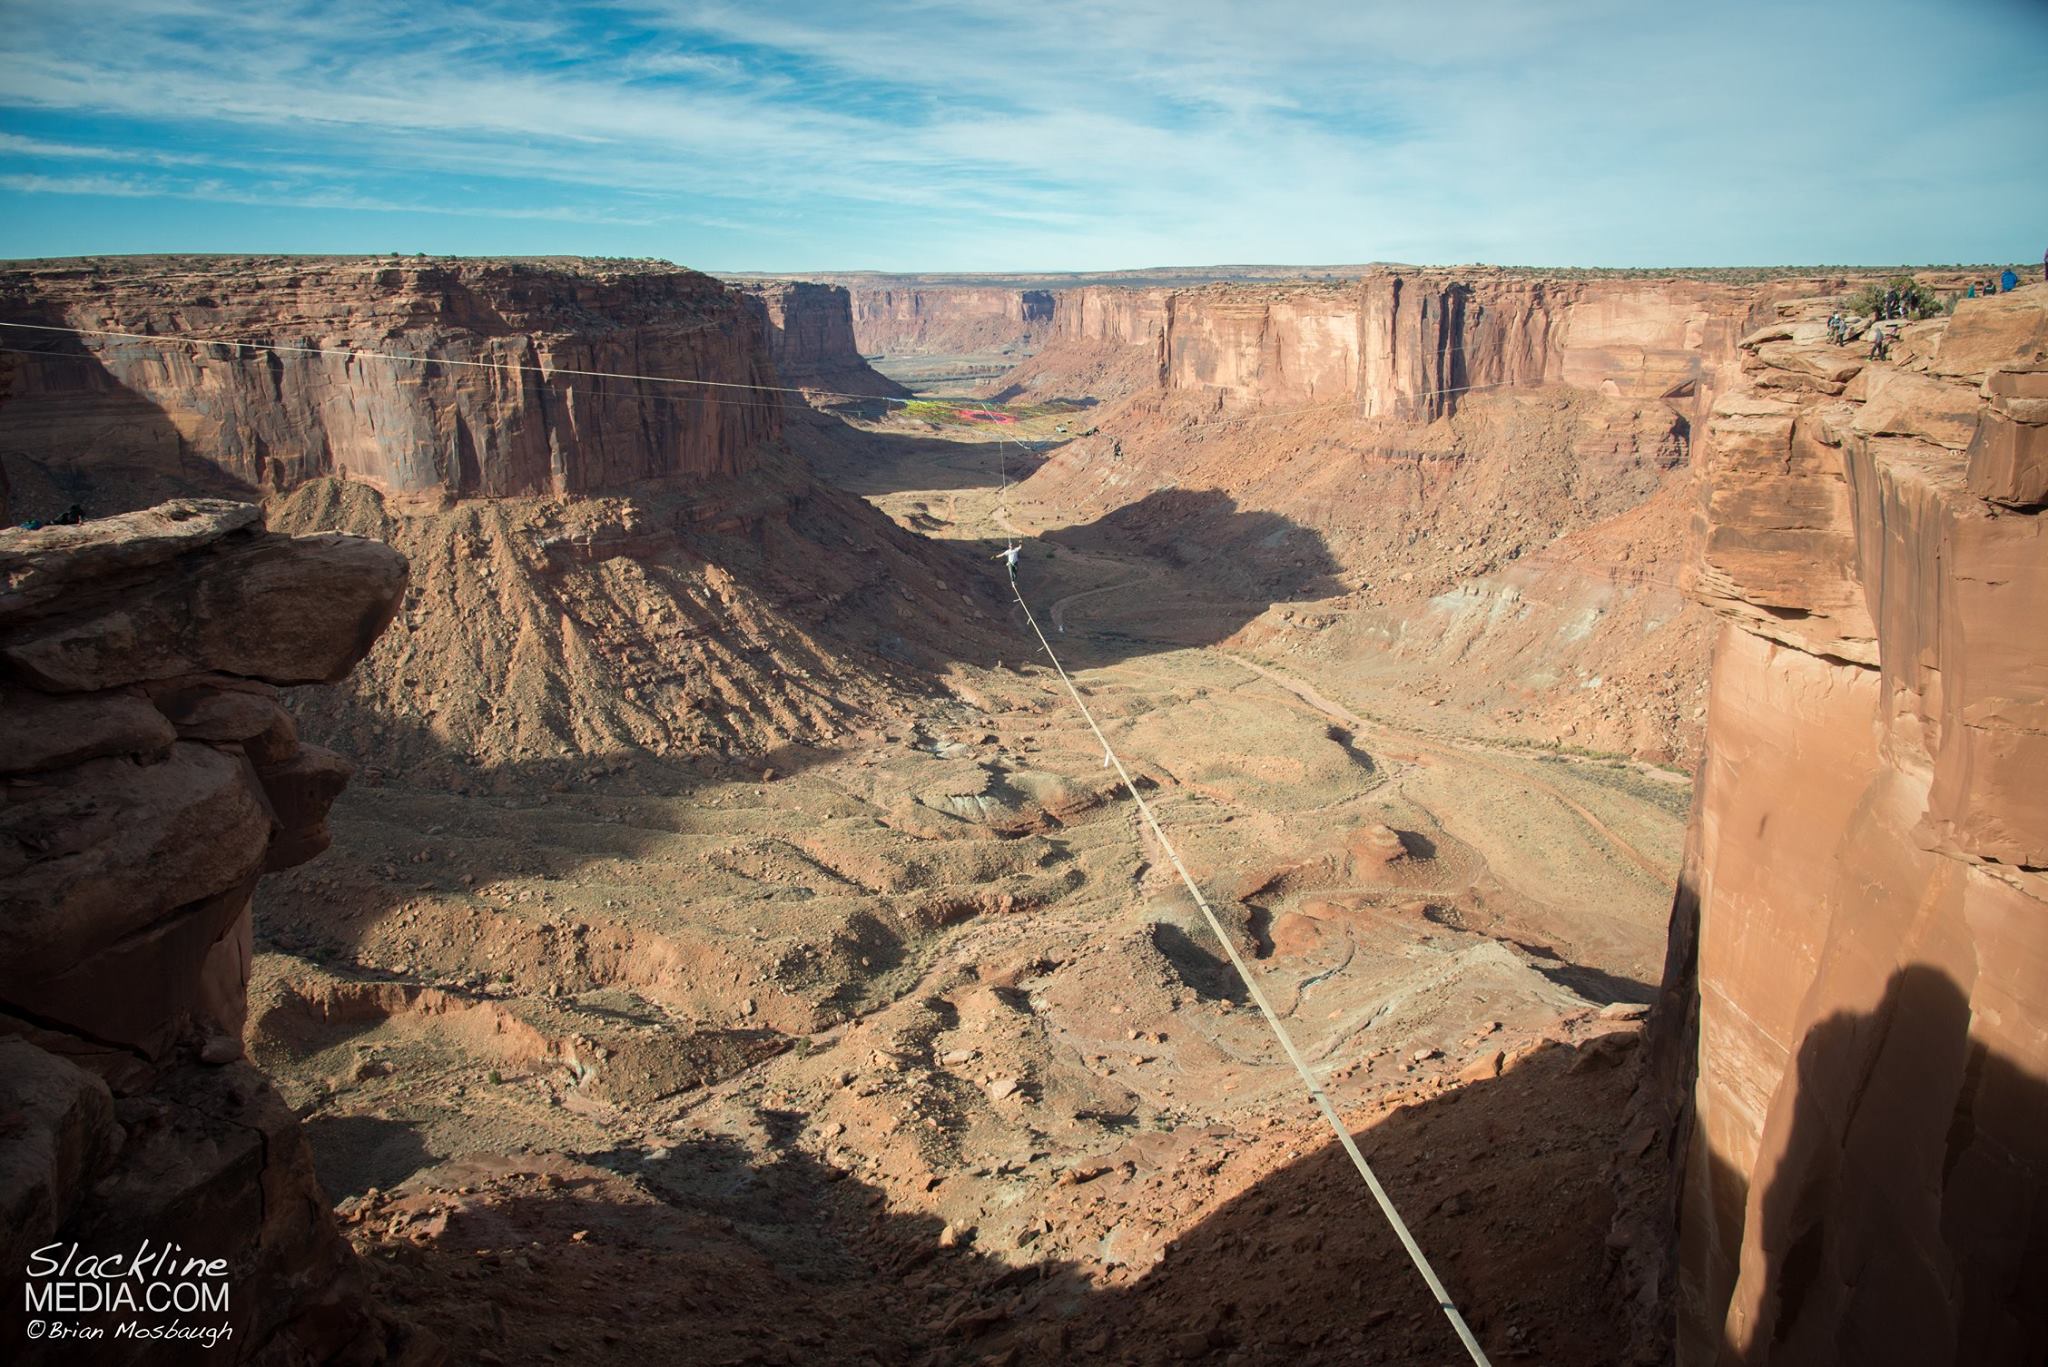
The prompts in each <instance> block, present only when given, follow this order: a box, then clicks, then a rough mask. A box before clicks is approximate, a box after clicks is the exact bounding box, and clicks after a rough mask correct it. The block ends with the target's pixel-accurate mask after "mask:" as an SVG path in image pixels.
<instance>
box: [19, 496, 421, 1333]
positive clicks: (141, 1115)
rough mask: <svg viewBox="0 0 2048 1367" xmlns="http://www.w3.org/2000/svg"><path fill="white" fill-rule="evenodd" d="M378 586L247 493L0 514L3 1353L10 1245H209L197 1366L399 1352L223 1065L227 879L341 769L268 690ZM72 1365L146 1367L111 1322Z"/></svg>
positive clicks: (355, 563) (230, 937)
mask: <svg viewBox="0 0 2048 1367" xmlns="http://www.w3.org/2000/svg"><path fill="white" fill-rule="evenodd" d="M405 584H406V564H405V561H404V560H403V559H402V558H401V557H400V556H399V555H398V554H397V553H396V552H394V551H392V550H391V549H390V548H389V547H387V546H385V545H383V544H381V543H379V542H375V541H367V540H363V539H360V538H356V537H345V536H334V535H326V536H312V537H286V536H278V535H275V534H272V533H269V532H266V531H265V530H264V528H263V521H262V515H261V513H260V512H259V511H258V510H257V509H256V508H254V507H252V506H250V505H248V504H237V503H225V502H216V501H181V502H175V503H168V504H164V505H162V506H160V507H157V508H153V509H150V510H148V511H146V512H138V513H129V514H125V515H123V516H120V517H114V518H107V519H103V520H100V521H95V522H88V523H85V524H84V525H82V526H76V527H50V528H45V529H43V530H41V531H35V532H28V531H18V530H17V531H5V532H0V716H4V718H5V724H4V726H0V775H4V777H5V780H6V781H5V785H4V786H0V1217H4V1218H0V1229H4V1233H0V1264H4V1266H5V1267H6V1268H7V1279H8V1283H9V1284H8V1286H7V1288H6V1302H5V1308H4V1310H0V1320H4V1321H5V1322H4V1323H0V1333H5V1334H6V1335H7V1336H8V1341H9V1343H10V1345H11V1349H10V1351H13V1352H20V1351H21V1345H22V1344H23V1343H24V1342H27V1340H26V1339H25V1338H24V1337H23V1335H24V1333H25V1327H24V1325H22V1324H20V1323H17V1322H15V1319H16V1317H17V1313H18V1312H21V1311H22V1310H23V1309H24V1306H25V1304H26V1302H25V1300H24V1294H25V1293H24V1291H23V1289H22V1283H21V1280H20V1279H21V1276H22V1273H23V1271H24V1269H25V1268H26V1266H27V1258H28V1254H29V1252H30V1250H33V1249H37V1248H42V1247H45V1246H47V1245H49V1244H52V1243H57V1244H61V1245H67V1246H68V1245H69V1244H71V1243H77V1244H78V1245H79V1246H80V1248H81V1249H82V1250H83V1251H84V1252H85V1253H88V1254H113V1253H123V1254H125V1253H127V1252H129V1251H131V1250H133V1249H135V1248H136V1247H137V1246H138V1245H139V1244H140V1243H141V1242H142V1241H143V1240H148V1241H150V1242H151V1244H152V1246H154V1247H156V1248H159V1249H160V1248H163V1247H164V1246H166V1245H167V1244H178V1245H181V1246H182V1247H183V1248H184V1249H186V1250H187V1251H189V1252H190V1253H191V1254H193V1255H195V1256H201V1257H206V1258H224V1259H226V1260H227V1261H228V1263H229V1277H228V1282H229V1293H230V1295H229V1308H228V1310H227V1311H226V1312H225V1313H224V1314H222V1315H219V1316H187V1317H185V1318H187V1319H189V1320H191V1321H192V1322H193V1323H195V1324H197V1323H200V1322H201V1321H204V1322H206V1323H209V1324H210V1323H224V1324H226V1325H227V1326H228V1327H229V1328H231V1329H232V1334H231V1336H230V1337H228V1338H227V1339H226V1340H225V1341H224V1342H223V1343H222V1344H221V1346H220V1347H219V1348H218V1349H216V1350H215V1352H214V1356H213V1359H210V1360H219V1361H224V1362H245V1361H255V1360H264V1361H273V1362H298V1363H311V1362H340V1361H348V1362H379V1361H387V1360H390V1359H392V1358H395V1357H399V1356H403V1355H405V1354H406V1353H407V1352H413V1353H417V1352H418V1351H419V1350H418V1349H417V1348H416V1347H415V1348H414V1349H411V1350H408V1349H407V1348H406V1347H405V1337H404V1335H403V1334H401V1333H400V1332H399V1331H398V1330H397V1329H396V1328H395V1327H394V1326H393V1325H391V1324H390V1323H387V1322H386V1321H385V1320H383V1319H382V1318H380V1317H379V1316H378V1315H376V1314H375V1313H373V1312H372V1311H371V1310H370V1309H369V1308H368V1307H367V1305H366V1304H365V1303H364V1301H363V1298H362V1292H361V1289H360V1287H359V1285H358V1283H357V1279H356V1274H355V1271H354V1258H353V1255H351V1254H350V1253H349V1251H348V1249H347V1246H346V1245H345V1244H344V1243H343V1242H342V1241H341V1239H340V1237H339V1235H338V1234H337V1233H336V1231H335V1228H334V1224H333V1220H332V1218H331V1216H330V1215H329V1213H328V1208H327V1201H326V1199H325V1198H324V1197H323V1196H322V1194H321V1192H320V1188H319V1184H318V1183H317V1181H316V1180H315V1178H314V1175H313V1170H312V1164H311V1159H310V1157H309V1154H308V1151H307V1149H306V1145H305V1142H304V1140H303V1138H302V1136H301V1134H300V1131H299V1127H298V1122H297V1120H296V1119H295V1118H294V1116H293V1114H292V1112H291V1110H290V1108H289V1107H288V1106H287V1105H286V1104H285V1103H284V1101H283V1100H282V1099H281V1098H280V1097H279V1096H278V1095H277V1094H276V1093H275V1092H274V1091H273V1090H272V1089H271V1088H270V1086H269V1084H268V1083H267V1082H266V1081H265V1080H264V1078H263V1076H262V1074H260V1073H259V1072H257V1071H256V1070H255V1069H254V1068H252V1067H251V1066H249V1065H248V1064H247V1063H244V1062H242V1061H241V1033H242V1024H243V1017H244V1015H245V1012H246V1001H247V996H246V989H247V980H248V973H249V963H250V955H251V952H252V938H251V922H250V897H251V894H252V892H253V890H254V889H255V886H256V883H257V880H258V879H260V878H261V877H262V876H263V875H264V874H265V873H267V872H270V871H273V870H276V869H281V868H286V867H289V866H290V865H293V864H297V863H301V862H303V861H304V860H307V859H310V858H311V857H313V856H314V855H316V854H318V853H319V852H320V851H321V850H322V849H324V848H326V845H327V840H328V837H327V828H326V817H327V809H328V805H329V804H330V803H331V802H332V801H333V800H334V797H335V795H336V794H337V793H339V792H340V791H341V789H342V787H343V785H344V784H345V783H346V782H347V780H348V776H349V772H350V769H349V766H348V764H347V763H345V762H344V761H343V760H342V759H340V758H339V757H338V756H336V755H333V754H330V753H328V752H327V751H324V750H321V749H318V748H317V747H314V746H309V745H302V744H300V742H299V740H298V737H297V732H296V728H295V727H294V725H293V722H292V719H291V716H290V715H289V714H288V713H287V712H286V711H285V709H284V707H283V706H282V705H281V704H280V702H279V698H278V688H277V686H278V685H283V684H301V683H307V682H314V681H333V680H336V679H339V678H341V677H342V676H343V675H344V674H346V673H347V672H348V671H349V669H350V668H351V667H352V666H353V665H354V664H355V662H356V661H357V660H358V659H360V658H361V657H362V655H363V653H364V652H365V651H367V650H368V649H369V648H370V645H371V643H372V642H373V641H374V640H375V639H376V637H377V635H378V633H379V632H380V631H381V630H382V629H383V627H384V625H385V623H386V622H387V621H389V620H390V618H391V615H392V613H393V612H394V611H395V610H396V608H397V606H398V603H399V599H400V597H401V595H402V594H403V592H404V590H405ZM121 1318H122V1317H121V1316H119V1315H114V1316H110V1317H103V1316H84V1317H81V1320H80V1322H83V1323H87V1324H94V1323H101V1322H102V1321H118V1320H119V1319H121ZM163 1318H165V1317H161V1316H159V1317H156V1319H159V1320H160V1319H163ZM141 1319H142V1322H145V1323H153V1322H154V1321H153V1320H151V1318H150V1317H148V1316H143V1317H141ZM29 1349H30V1352H31V1358H33V1356H34V1354H35V1352H36V1351H38V1350H41V1349H47V1351H48V1356H49V1360H51V1361H72V1360H76V1358H77V1353H78V1349H77V1347H76V1345H74V1344H68V1343H58V1344H55V1345H54V1346H52V1345H51V1344H49V1343H48V1342H42V1343H30V1344H29ZM66 1350H69V1352H68V1354H67V1352H66ZM89 1356H91V1358H92V1360H93V1361H95V1362H131V1361H151V1360H156V1361H162V1360H166V1355H165V1353H164V1352H163V1349H162V1345H161V1344H156V1343H153V1342H150V1341H147V1340H136V1339H128V1340H120V1339H116V1338H113V1337H111V1336H110V1337H109V1338H108V1340H107V1341H105V1342H103V1343H97V1344H95V1345H94V1349H93V1350H92V1351H91V1353H90V1354H89ZM17 1360H20V1359H17Z"/></svg>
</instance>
